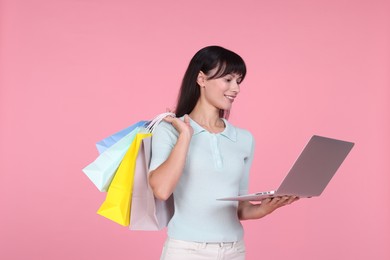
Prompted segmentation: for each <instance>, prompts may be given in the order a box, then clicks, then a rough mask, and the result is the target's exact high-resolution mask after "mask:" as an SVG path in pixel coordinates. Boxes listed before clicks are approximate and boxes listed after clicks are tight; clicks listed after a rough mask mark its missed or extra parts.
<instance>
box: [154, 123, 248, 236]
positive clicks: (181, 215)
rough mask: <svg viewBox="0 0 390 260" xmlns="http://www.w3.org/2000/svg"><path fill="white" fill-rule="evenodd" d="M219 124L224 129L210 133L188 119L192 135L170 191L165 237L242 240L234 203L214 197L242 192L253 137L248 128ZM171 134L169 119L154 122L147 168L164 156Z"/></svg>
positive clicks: (173, 139)
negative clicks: (172, 210) (171, 207)
mask: <svg viewBox="0 0 390 260" xmlns="http://www.w3.org/2000/svg"><path fill="white" fill-rule="evenodd" d="M181 119H183V118H181ZM224 122H225V129H224V131H223V132H221V133H218V134H213V133H210V132H208V131H207V130H205V129H204V128H203V127H201V126H200V125H199V124H197V123H196V122H195V121H193V120H192V119H190V124H191V126H192V128H193V129H194V134H193V136H192V139H191V143H190V147H189V151H188V154H187V159H186V164H185V167H184V170H183V173H182V175H181V177H180V180H179V182H178V184H177V186H176V188H175V190H174V192H173V196H174V201H175V214H174V216H173V217H172V219H171V221H170V222H169V224H168V236H169V237H170V238H173V239H179V240H186V241H196V242H233V241H238V240H241V239H242V238H243V227H242V225H241V222H240V221H239V219H238V216H237V206H238V202H235V201H218V200H217V199H218V198H223V197H231V196H237V195H241V194H246V193H247V192H248V179H249V169H250V166H251V164H252V159H253V151H254V139H253V136H252V134H251V133H250V132H248V131H246V130H244V129H240V128H236V127H234V126H233V125H231V124H230V123H229V122H228V121H227V120H225V119H224ZM177 138H178V132H177V131H176V129H175V128H174V127H173V126H172V125H171V124H170V123H167V122H162V123H160V125H159V126H158V127H157V128H156V130H155V132H154V134H153V137H152V159H151V163H150V170H154V169H156V168H157V167H158V166H159V165H160V164H161V163H163V162H164V161H165V160H166V159H167V158H168V156H169V154H170V152H171V150H172V148H173V147H174V145H175V144H176V141H177Z"/></svg>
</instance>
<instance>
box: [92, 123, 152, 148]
mask: <svg viewBox="0 0 390 260" xmlns="http://www.w3.org/2000/svg"><path fill="white" fill-rule="evenodd" d="M146 123H147V121H139V122H137V123H135V124H134V125H131V126H129V127H127V128H125V129H123V130H121V131H119V132H117V133H115V134H113V135H110V136H109V137H106V138H104V139H103V140H101V141H99V142H97V143H96V148H97V150H98V151H99V154H102V153H103V152H104V151H105V150H107V149H108V148H110V147H111V146H112V145H113V144H115V143H116V142H118V141H119V140H120V139H122V138H123V137H125V136H126V135H127V134H128V133H130V132H131V131H133V130H134V129H135V128H137V127H142V126H145V124H146Z"/></svg>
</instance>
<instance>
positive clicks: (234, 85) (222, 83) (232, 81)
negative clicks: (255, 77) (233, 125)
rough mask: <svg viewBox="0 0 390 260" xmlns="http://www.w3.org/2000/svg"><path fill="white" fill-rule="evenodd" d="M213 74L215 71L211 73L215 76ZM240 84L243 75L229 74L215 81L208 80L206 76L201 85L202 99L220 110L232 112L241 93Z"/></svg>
mask: <svg viewBox="0 0 390 260" xmlns="http://www.w3.org/2000/svg"><path fill="white" fill-rule="evenodd" d="M212 73H213V71H211V72H210V75H213V74H212ZM198 83H199V82H198ZM240 83H241V75H238V74H227V75H225V76H223V77H221V78H215V79H208V78H207V76H206V77H205V78H204V80H203V81H202V82H201V83H200V84H199V85H200V86H201V97H202V98H203V99H204V101H206V102H207V103H208V104H210V105H212V106H214V107H216V108H217V109H218V110H219V109H223V110H230V109H231V107H232V104H233V102H234V100H235V98H236V97H237V95H238V93H240Z"/></svg>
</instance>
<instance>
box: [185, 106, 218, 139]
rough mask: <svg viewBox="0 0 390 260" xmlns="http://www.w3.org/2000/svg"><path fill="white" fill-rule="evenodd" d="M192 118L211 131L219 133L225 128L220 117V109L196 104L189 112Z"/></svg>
mask: <svg viewBox="0 0 390 260" xmlns="http://www.w3.org/2000/svg"><path fill="white" fill-rule="evenodd" d="M189 116H190V118H191V119H192V120H194V121H195V122H196V123H198V125H200V126H202V127H203V128H204V129H206V130H208V131H209V132H211V133H219V132H222V131H223V129H225V123H224V121H223V120H222V119H221V118H220V117H219V110H218V109H216V108H215V109H202V107H199V106H195V108H194V109H193V110H192V112H191V113H190V114H189Z"/></svg>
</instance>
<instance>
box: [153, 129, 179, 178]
mask: <svg viewBox="0 0 390 260" xmlns="http://www.w3.org/2000/svg"><path fill="white" fill-rule="evenodd" d="M177 138H178V133H177V131H176V130H175V128H174V127H173V126H172V125H171V124H170V123H167V122H161V123H160V124H159V125H158V126H157V127H156V129H155V131H154V132H153V135H152V157H151V160H150V165H149V171H153V170H155V169H156V168H157V167H159V166H160V165H161V164H162V163H163V162H165V161H166V160H167V159H168V157H169V155H170V154H171V151H172V148H173V147H174V146H175V144H176V142H177Z"/></svg>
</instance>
